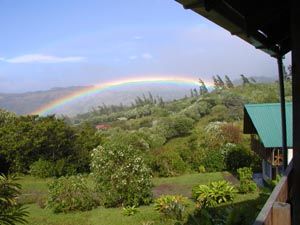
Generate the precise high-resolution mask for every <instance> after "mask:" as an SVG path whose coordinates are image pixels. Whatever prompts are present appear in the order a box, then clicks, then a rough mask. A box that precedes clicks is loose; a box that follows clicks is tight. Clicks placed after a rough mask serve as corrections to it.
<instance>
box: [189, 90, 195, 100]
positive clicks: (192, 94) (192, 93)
mask: <svg viewBox="0 0 300 225" xmlns="http://www.w3.org/2000/svg"><path fill="white" fill-rule="evenodd" d="M190 92H191V98H193V97H194V91H193V89H191V90H190Z"/></svg>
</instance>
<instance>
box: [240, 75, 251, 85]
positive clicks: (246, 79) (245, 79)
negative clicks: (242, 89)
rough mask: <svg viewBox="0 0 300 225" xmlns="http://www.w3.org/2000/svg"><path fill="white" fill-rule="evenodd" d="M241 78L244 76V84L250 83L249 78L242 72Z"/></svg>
mask: <svg viewBox="0 0 300 225" xmlns="http://www.w3.org/2000/svg"><path fill="white" fill-rule="evenodd" d="M241 78H242V82H243V85H246V84H250V81H249V79H248V78H247V77H246V76H245V75H244V74H241Z"/></svg>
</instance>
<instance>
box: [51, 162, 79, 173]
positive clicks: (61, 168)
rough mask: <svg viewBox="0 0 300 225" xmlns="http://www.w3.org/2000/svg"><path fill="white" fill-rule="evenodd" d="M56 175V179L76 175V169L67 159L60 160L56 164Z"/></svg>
mask: <svg viewBox="0 0 300 225" xmlns="http://www.w3.org/2000/svg"><path fill="white" fill-rule="evenodd" d="M54 174H55V176H56V177H61V176H66V175H75V174H76V168H75V166H74V165H72V164H68V163H67V162H66V160H65V159H60V160H57V161H56V162H55V164H54Z"/></svg>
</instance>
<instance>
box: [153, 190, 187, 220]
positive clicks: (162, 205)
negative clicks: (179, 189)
mask: <svg viewBox="0 0 300 225" xmlns="http://www.w3.org/2000/svg"><path fill="white" fill-rule="evenodd" d="M187 205H188V204H187V198H186V197H183V196H181V195H163V196H161V197H160V198H158V199H156V200H155V205H154V207H155V210H156V211H158V212H160V213H161V214H162V215H163V216H164V217H166V218H168V219H176V220H182V219H183V213H184V211H185V207H186V206H187Z"/></svg>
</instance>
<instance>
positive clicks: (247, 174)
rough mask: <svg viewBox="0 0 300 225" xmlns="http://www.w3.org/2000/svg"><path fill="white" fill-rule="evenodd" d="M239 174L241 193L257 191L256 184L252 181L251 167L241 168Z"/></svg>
mask: <svg viewBox="0 0 300 225" xmlns="http://www.w3.org/2000/svg"><path fill="white" fill-rule="evenodd" d="M237 173H238V177H239V179H240V186H239V192H241V193H248V192H254V191H255V190H256V183H255V182H254V181H253V180H252V169H251V168H249V167H243V168H239V169H238V170H237Z"/></svg>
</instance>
